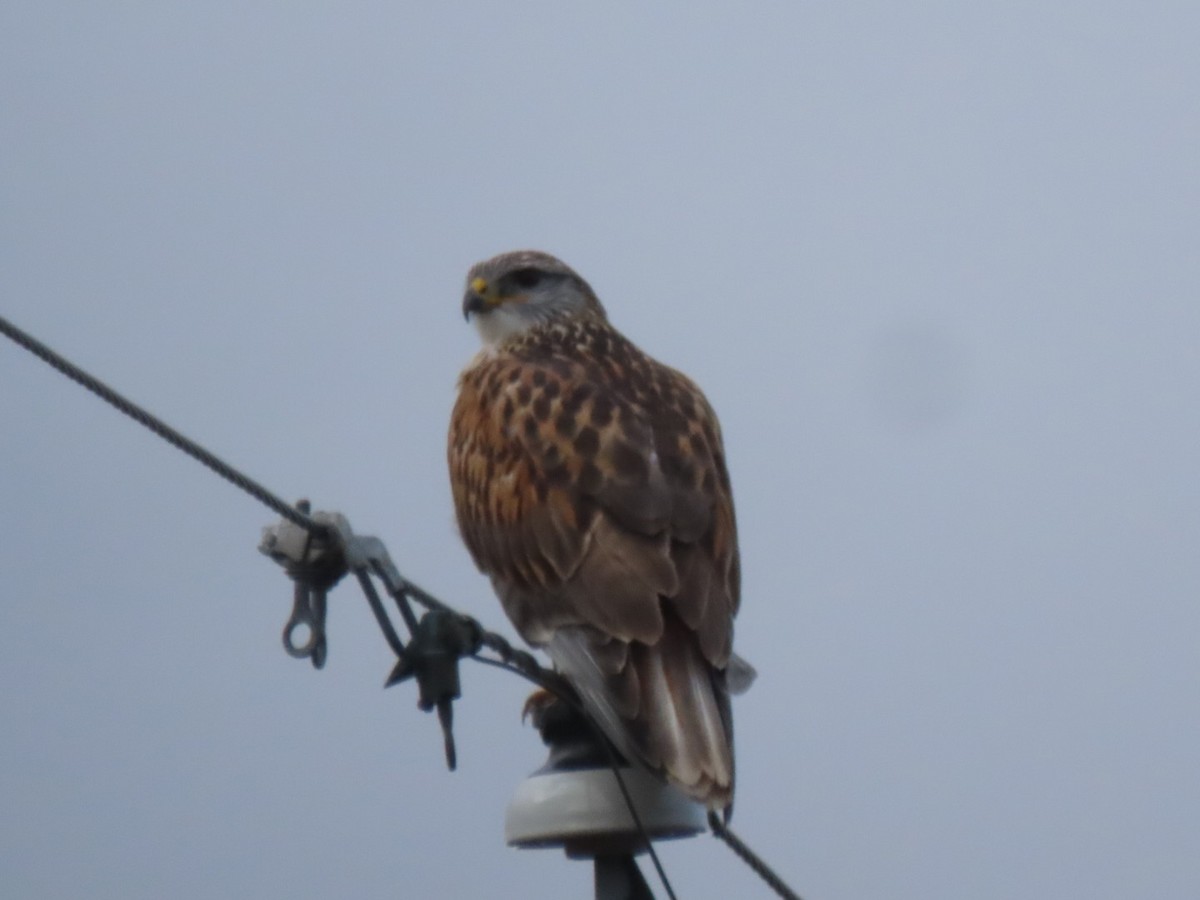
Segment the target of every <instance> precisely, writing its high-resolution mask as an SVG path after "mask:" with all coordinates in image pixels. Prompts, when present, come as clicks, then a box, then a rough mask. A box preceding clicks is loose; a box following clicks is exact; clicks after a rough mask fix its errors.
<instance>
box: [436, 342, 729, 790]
mask: <svg viewBox="0 0 1200 900" xmlns="http://www.w3.org/2000/svg"><path fill="white" fill-rule="evenodd" d="M617 340H620V339H619V337H617V336H614V337H613V338H612V340H611V341H610V343H609V346H608V347H607V348H606V349H607V350H608V352H607V353H606V354H605V356H604V357H603V358H601V359H596V358H588V357H586V356H585V357H584V358H583V359H582V360H581V359H566V358H564V357H562V356H560V355H555V356H549V357H547V358H543V359H538V360H530V359H517V358H513V357H506V356H498V355H497V356H484V357H481V361H480V362H479V363H477V364H476V365H475V366H474V367H472V368H471V369H469V370H468V371H467V372H465V373H464V375H463V378H462V380H461V382H460V392H459V397H458V402H457V404H456V405H455V409H454V413H453V416H452V420H451V429H450V446H449V457H450V469H451V480H452V484H453V490H454V500H455V508H456V512H457V515H458V522H459V527H460V530H461V531H462V535H463V538H464V540H465V541H466V543H467V546H468V548H469V549H470V551H471V553H472V555H473V556H474V558H475V561H476V563H477V564H478V565H479V566H480V568H481V569H482V570H483V571H484V572H486V573H487V574H489V575H490V576H491V577H492V581H493V584H494V585H495V587H496V590H497V593H498V594H499V596H500V599H501V602H502V603H503V604H504V607H505V611H506V612H507V613H508V615H509V617H510V618H511V619H512V620H513V622H514V624H515V625H516V627H517V629H518V630H519V631H520V632H521V634H522V636H523V637H524V638H525V639H526V640H528V641H530V642H531V643H533V644H537V645H542V646H546V647H547V649H548V650H549V652H550V653H551V656H552V657H553V658H554V659H555V661H556V663H558V664H559V665H560V667H562V668H564V669H565V670H566V671H567V674H568V675H569V677H572V679H573V681H574V682H575V683H576V686H577V687H578V688H579V689H580V690H581V693H583V694H584V695H585V701H589V700H590V702H589V706H591V707H592V708H593V711H594V712H596V714H597V715H598V716H599V717H600V718H601V721H602V724H603V725H604V726H605V730H606V732H607V733H609V735H610V737H612V738H613V740H614V741H615V742H616V743H617V744H618V746H619V747H621V749H622V750H623V751H624V752H626V754H627V755H635V756H637V757H639V758H641V759H642V760H643V761H644V762H645V763H646V764H647V765H649V766H650V767H651V768H654V769H658V770H662V771H665V772H666V774H667V775H668V776H670V777H671V778H672V780H675V781H676V782H677V783H680V784H681V785H682V786H684V787H685V789H689V790H691V791H692V792H693V793H694V794H695V793H697V792H700V791H701V788H700V787H698V786H697V785H704V787H703V793H705V794H706V796H705V797H704V798H703V799H706V800H709V801H712V799H713V798H712V796H711V795H712V793H713V790H714V788H713V785H716V786H717V788H718V789H719V792H722V797H725V796H726V795H727V794H728V791H729V790H730V789H731V782H732V750H731V747H730V743H731V725H730V722H729V716H728V706H727V699H726V698H725V695H724V684H723V675H722V672H723V670H724V669H725V667H726V665H727V664H728V662H729V658H730V645H731V640H732V618H733V614H734V612H735V611H736V609H737V604H738V589H739V585H738V561H737V541H736V528H735V524H734V517H733V505H732V499H731V495H730V490H729V480H728V475H727V473H726V470H725V465H724V459H723V454H722V449H721V439H720V433H719V430H718V426H717V423H716V419H715V416H714V415H713V414H712V411H711V409H710V408H709V406H708V404H707V402H706V401H705V399H704V397H703V395H702V394H701V393H700V391H699V389H698V388H696V387H695V385H693V384H692V383H691V382H690V381H689V380H687V379H686V378H685V377H684V376H682V375H680V374H679V373H677V372H675V371H673V370H671V369H668V368H666V367H665V366H661V365H659V364H658V363H655V362H653V361H652V360H650V359H649V358H648V357H645V356H644V355H642V354H641V353H640V352H639V351H637V350H636V349H634V348H632V346H631V345H628V344H627V343H623V344H621V345H620V348H621V349H623V352H614V346H613V342H614V341H617ZM698 682H699V683H701V684H700V688H699V689H698V688H697V686H696V685H697V683H698ZM697 690H699V694H697ZM691 757H697V758H695V759H691ZM700 757H712V759H708V760H707V761H706V759H704V758H700ZM689 760H690V761H689ZM718 800H721V798H718ZM725 802H726V801H722V802H714V803H712V805H725Z"/></svg>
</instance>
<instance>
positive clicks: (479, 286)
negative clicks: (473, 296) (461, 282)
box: [471, 278, 488, 297]
mask: <svg viewBox="0 0 1200 900" xmlns="http://www.w3.org/2000/svg"><path fill="white" fill-rule="evenodd" d="M487 289H488V283H487V280H486V279H484V278H475V279H473V280H472V281H471V290H473V291H474V292H475V293H477V294H479V296H481V297H482V296H484V295H485V294H487Z"/></svg>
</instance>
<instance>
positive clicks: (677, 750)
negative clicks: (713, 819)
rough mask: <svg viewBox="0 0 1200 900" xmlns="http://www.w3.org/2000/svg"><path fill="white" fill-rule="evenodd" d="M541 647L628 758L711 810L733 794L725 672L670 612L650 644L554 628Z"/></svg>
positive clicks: (583, 629)
mask: <svg viewBox="0 0 1200 900" xmlns="http://www.w3.org/2000/svg"><path fill="white" fill-rule="evenodd" d="M546 650H547V651H548V652H549V654H550V656H551V658H552V659H553V660H554V661H555V663H556V664H557V665H558V666H559V668H560V669H561V670H562V671H563V673H564V674H565V675H566V676H567V677H568V678H569V679H570V680H571V682H572V683H573V684H574V685H575V687H576V689H577V690H578V691H579V693H580V696H581V697H582V698H583V702H584V705H585V706H586V707H587V708H588V710H589V712H591V713H592V715H593V716H594V717H595V718H596V720H597V722H598V723H599V725H600V727H601V728H602V729H603V731H604V733H605V734H606V735H607V736H608V738H609V740H611V741H612V742H613V743H614V744H615V745H616V747H617V748H618V749H619V750H620V751H621V752H622V753H623V754H624V755H625V756H626V757H627V758H629V759H630V760H632V761H636V762H638V763H640V764H641V765H643V766H645V767H646V768H648V769H650V770H651V771H654V772H657V773H658V774H660V775H662V776H664V777H665V778H666V779H667V780H668V781H670V782H671V783H672V784H674V785H675V786H677V787H678V788H679V789H680V790H682V791H683V792H684V793H685V794H687V795H688V796H689V797H691V798H692V799H694V800H697V801H698V802H700V803H703V804H704V805H705V806H707V807H709V808H710V809H728V808H729V807H730V805H731V803H732V798H733V782H734V766H733V729H732V718H731V716H730V714H729V695H728V692H727V691H726V690H725V679H724V673H723V672H722V671H720V670H716V669H714V668H713V667H712V665H711V664H710V663H709V662H708V661H707V660H706V659H705V658H704V655H703V653H702V652H701V650H700V648H699V646H698V644H697V642H696V639H695V636H694V634H693V633H692V632H691V631H690V630H689V629H688V628H687V626H686V625H684V624H683V623H682V622H681V621H680V620H679V619H678V618H676V616H675V615H674V614H673V613H671V612H670V611H669V610H668V611H665V616H664V628H663V634H662V638H661V639H660V640H659V641H657V642H656V643H655V644H653V645H646V644H643V643H640V642H637V641H634V642H632V643H630V644H625V643H624V642H622V641H613V640H612V639H611V638H603V637H601V636H600V635H598V634H597V633H596V632H595V631H594V630H592V629H590V628H587V627H586V626H581V627H568V628H561V629H558V630H557V631H556V632H555V635H554V638H553V639H552V640H551V641H550V643H549V644H548V645H547V647H546Z"/></svg>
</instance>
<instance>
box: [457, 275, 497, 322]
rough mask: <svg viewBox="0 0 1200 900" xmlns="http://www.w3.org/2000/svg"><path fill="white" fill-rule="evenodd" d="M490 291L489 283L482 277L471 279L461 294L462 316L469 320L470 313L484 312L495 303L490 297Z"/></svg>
mask: <svg viewBox="0 0 1200 900" xmlns="http://www.w3.org/2000/svg"><path fill="white" fill-rule="evenodd" d="M491 293H492V291H491V285H489V284H488V283H487V281H485V280H484V279H482V278H476V279H475V280H474V281H472V282H471V283H470V284H469V285H468V286H467V293H466V294H465V295H464V296H463V303H462V311H463V318H464V319H466V320H468V321H470V319H471V313H476V314H478V313H485V312H488V311H489V310H491V309H492V307H494V306H495V305H496V303H495V301H494V300H492V299H490V296H491Z"/></svg>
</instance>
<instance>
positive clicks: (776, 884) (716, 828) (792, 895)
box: [708, 812, 801, 900]
mask: <svg viewBox="0 0 1200 900" xmlns="http://www.w3.org/2000/svg"><path fill="white" fill-rule="evenodd" d="M708 827H709V828H711V829H712V831H713V835H714V836H715V837H718V838H720V839H721V840H723V841H724V842H725V843H726V844H727V845H728V846H729V849H730V850H732V851H733V852H734V853H736V854H737V855H738V856H739V857H740V858H741V860H742V862H744V863H745V864H746V865H748V866H749V867H750V868H751V869H753V870H754V873H755V874H756V875H758V877H759V878H761V879H762V880H763V881H765V882H766V883H767V885H768V886H769V887H770V888H771V890H773V891H774V892H775V893H776V894H778V895H779V896H780V897H783V898H784V900H801V897H800V895H799V894H797V893H796V892H795V891H793V890H792V889H791V888H790V887H788V886H787V884H786V883H785V882H784V880H783V879H782V878H780V877H779V876H778V875H776V874H775V870H774V869H772V868H771V867H770V866H768V865H767V864H766V863H765V862H763V860H762V858H761V857H760V856H759V855H758V854H757V853H755V852H754V851H753V850H751V849H750V847H749V846H747V844H746V842H745V841H743V840H742V839H741V838H740V837H738V836H737V835H736V834H734V833H733V832H732V831H730V830H729V826H728V825H726V824H725V823H724V822H722V821H721V817H720V816H718V815H717V814H716V813H713V812H710V813H709V814H708Z"/></svg>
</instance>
